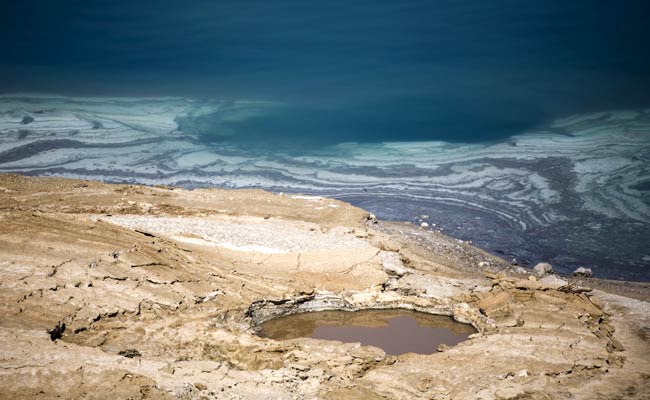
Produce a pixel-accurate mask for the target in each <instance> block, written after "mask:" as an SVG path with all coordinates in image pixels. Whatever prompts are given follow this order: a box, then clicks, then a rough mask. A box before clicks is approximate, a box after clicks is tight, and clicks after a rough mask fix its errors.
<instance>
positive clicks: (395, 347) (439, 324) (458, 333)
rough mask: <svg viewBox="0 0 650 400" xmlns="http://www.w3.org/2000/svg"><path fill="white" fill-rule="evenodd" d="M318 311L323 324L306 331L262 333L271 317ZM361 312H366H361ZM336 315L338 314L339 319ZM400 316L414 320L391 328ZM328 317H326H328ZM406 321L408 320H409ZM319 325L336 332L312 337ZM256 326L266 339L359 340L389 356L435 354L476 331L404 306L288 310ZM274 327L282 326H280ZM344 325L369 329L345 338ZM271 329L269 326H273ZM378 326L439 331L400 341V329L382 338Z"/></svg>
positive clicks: (469, 336) (470, 327) (362, 343)
mask: <svg viewBox="0 0 650 400" xmlns="http://www.w3.org/2000/svg"><path fill="white" fill-rule="evenodd" d="M382 312H385V313H386V314H385V315H381V313H382ZM321 313H322V314H326V315H323V317H324V318H325V319H326V320H327V321H326V322H325V323H323V324H318V323H316V325H315V329H313V330H311V331H308V332H301V333H298V335H297V336H295V337H286V338H282V337H278V336H274V335H273V334H270V335H269V334H263V331H264V329H263V328H264V325H265V324H268V323H271V322H272V321H275V320H283V319H286V318H291V317H296V316H301V315H316V314H321ZM332 313H336V314H338V316H334V314H332ZM357 313H358V314H359V315H357V317H359V318H361V321H366V322H367V323H366V324H364V323H363V322H362V323H361V324H358V322H359V320H356V321H355V320H354V318H355V316H353V315H352V314H357ZM364 313H365V314H366V315H362V314H364ZM375 313H376V314H377V316H376V320H375V321H377V322H379V324H378V325H377V326H373V319H372V318H373V314H375ZM345 314H350V315H349V316H346V315H345ZM333 317H334V318H333ZM337 317H340V320H339V319H338V318H337ZM402 317H407V318H410V319H413V320H414V321H413V322H415V326H411V327H410V328H407V327H404V326H401V327H399V326H398V327H396V326H392V328H391V325H392V324H393V321H395V319H397V318H402ZM429 317H430V318H431V320H428V321H427V318H429ZM316 318H317V317H316ZM328 318H329V319H330V320H328ZM347 318H349V319H350V320H347V321H346V319H347ZM438 318H439V319H440V320H439V321H436V319H438ZM308 319H309V318H308ZM295 322H298V323H300V322H301V320H300V319H299V318H298V319H297V321H295ZM302 322H306V323H307V324H309V323H312V322H314V321H309V320H308V321H302ZM355 322H357V323H355ZM409 323H411V322H410V321H409ZM453 325H458V326H459V327H460V329H458V330H456V329H454V328H453ZM321 327H326V328H330V329H331V328H334V330H335V331H337V330H338V332H331V331H330V332H329V333H326V334H325V336H328V335H332V336H334V337H314V335H315V334H316V331H317V329H318V328H321ZM257 328H258V329H257V331H256V336H258V337H260V338H262V339H269V340H274V341H279V342H288V341H295V340H301V339H310V340H319V341H320V340H322V341H326V342H338V343H346V344H359V345H360V346H371V347H376V348H379V349H381V350H382V351H383V352H384V353H385V354H386V355H389V356H401V355H404V354H410V353H412V354H419V355H430V354H435V353H438V352H440V351H443V350H442V349H448V348H452V347H454V346H456V345H458V344H460V343H463V342H466V341H468V340H470V339H471V337H472V335H474V334H476V333H478V330H477V329H476V328H475V327H474V326H473V325H472V324H468V323H463V322H459V321H456V320H455V319H454V318H453V317H452V316H450V315H441V314H433V313H427V312H422V311H417V310H414V309H408V308H403V307H386V308H363V309H358V310H354V309H344V310H318V311H304V312H297V313H290V314H286V315H282V316H278V317H275V318H270V319H267V320H265V321H264V322H261V323H259V324H258V325H257ZM276 328H280V329H282V328H281V326H280V327H276ZM346 328H359V329H361V330H365V329H368V330H369V331H367V332H365V333H359V332H357V333H356V334H352V337H353V339H352V338H348V339H346V338H344V336H345V330H346ZM271 329H272V330H273V329H274V328H271ZM375 329H377V331H374V330H375ZM382 329H393V330H394V329H397V330H398V331H399V330H400V329H407V330H408V329H423V330H427V329H433V330H438V329H442V330H443V331H442V332H440V331H438V332H437V333H436V334H435V335H434V336H431V337H427V338H422V337H420V339H419V340H418V339H417V336H418V333H416V335H415V337H414V336H411V337H410V338H411V339H412V340H415V341H406V342H405V341H403V335H402V333H401V332H396V334H395V336H394V337H392V338H391V339H390V340H386V337H384V338H383V339H382V338H381V336H382V333H381V332H380V331H381V330H382ZM463 330H464V331H463ZM297 331H299V328H297ZM373 331H374V332H373ZM295 333H296V332H295V331H294V332H293V334H295ZM305 333H306V334H305ZM375 333H376V334H377V336H373V335H374V334H375ZM430 333H432V332H430ZM419 334H422V332H420V333H419ZM290 335H291V334H290ZM337 336H338V337H337ZM357 339H358V340H357ZM423 339H424V341H423ZM399 343H401V344H399Z"/></svg>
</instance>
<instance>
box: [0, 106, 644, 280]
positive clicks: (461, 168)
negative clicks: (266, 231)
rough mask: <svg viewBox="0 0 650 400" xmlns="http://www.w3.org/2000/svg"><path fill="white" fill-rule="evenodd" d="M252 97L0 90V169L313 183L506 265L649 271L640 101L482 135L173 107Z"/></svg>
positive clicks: (291, 185)
mask: <svg viewBox="0 0 650 400" xmlns="http://www.w3.org/2000/svg"><path fill="white" fill-rule="evenodd" d="M259 107H264V103H256V102H219V101H199V100H190V99H178V98H159V99H145V98H66V97H44V96H41V97H35V96H31V97H24V96H23V97H18V96H13V97H10V96H5V97H0V172H21V173H26V174H32V175H41V176H47V175H58V176H66V177H74V178H87V179H99V180H104V181H111V182H128V183H142V184H168V185H180V186H184V187H205V186H219V187H231V188H241V187H262V188H266V189H270V190H275V191H286V192H303V193H312V194H326V195H329V196H333V197H337V198H341V199H344V200H347V201H350V202H352V203H354V204H358V205H360V206H363V207H365V208H367V209H369V210H371V211H374V212H375V213H377V214H378V215H379V216H380V217H383V218H390V219H400V220H410V221H413V222H417V223H420V222H422V221H424V222H427V223H428V224H429V228H430V229H441V230H443V231H444V232H445V233H448V234H450V235H451V236H454V237H457V238H459V239H461V240H471V241H473V242H474V243H475V244H477V245H479V246H482V247H484V248H486V249H488V250H489V251H492V252H496V253H499V254H502V255H504V256H507V257H509V258H517V259H518V261H519V262H520V263H528V264H532V263H534V262H537V261H542V260H548V261H551V262H552V263H554V264H555V265H556V267H557V268H558V269H559V270H560V271H563V272H569V271H570V270H571V269H572V268H574V267H576V266H590V267H592V268H594V270H595V273H596V274H597V275H598V276H601V277H610V278H620V277H623V278H626V279H640V280H650V162H649V161H650V110H647V109H646V110H630V111H612V112H599V113H592V114H584V115H575V116H571V117H568V118H564V119H562V120H557V121H554V122H553V123H551V124H549V125H548V126H546V127H544V128H540V129H539V130H537V131H535V132H527V133H522V134H521V135H517V136H513V137H511V138H509V139H507V140H503V141H499V142H493V143H472V144H459V143H449V142H438V141H428V142H390V143H373V144H357V143H341V144H338V145H335V146H329V147H326V148H321V149H319V150H318V151H317V152H314V151H311V152H296V151H292V152H288V151H286V152H282V151H274V152H269V151H267V150H266V149H265V148H264V144H263V143H260V145H259V146H246V147H243V146H237V145H235V144H233V142H231V141H228V140H223V141H220V142H216V143H214V142H213V143H208V142H206V141H204V140H203V138H202V137H200V136H198V135H196V134H194V133H193V132H186V131H182V130H180V129H179V123H178V121H179V119H181V118H182V119H184V120H187V119H188V118H192V117H195V116H201V115H205V114H213V113H220V112H223V113H224V115H227V118H246V116H247V114H248V113H250V112H251V110H253V111H254V110H255V109H256V108H259Z"/></svg>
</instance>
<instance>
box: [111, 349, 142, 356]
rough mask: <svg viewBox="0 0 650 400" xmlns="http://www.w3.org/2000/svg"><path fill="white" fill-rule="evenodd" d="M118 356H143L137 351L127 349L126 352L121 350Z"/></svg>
mask: <svg viewBox="0 0 650 400" xmlns="http://www.w3.org/2000/svg"><path fill="white" fill-rule="evenodd" d="M117 354H118V355H120V356H122V357H126V358H133V357H140V356H141V355H142V354H140V352H139V351H138V350H136V349H126V350H121V351H120V352H118V353H117Z"/></svg>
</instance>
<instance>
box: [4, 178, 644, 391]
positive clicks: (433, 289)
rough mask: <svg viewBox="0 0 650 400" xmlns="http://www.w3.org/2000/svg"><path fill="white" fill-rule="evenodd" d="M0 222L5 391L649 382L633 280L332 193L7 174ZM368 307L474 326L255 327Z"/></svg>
mask: <svg viewBox="0 0 650 400" xmlns="http://www.w3.org/2000/svg"><path fill="white" fill-rule="evenodd" d="M0 224H1V225H0V226H2V228H1V229H0V255H1V257H0V299H1V302H0V393H2V394H1V395H0V396H1V397H5V398H15V399H22V398H29V399H32V398H36V399H38V398H42V399H46V398H87V399H95V398H96V399H100V398H130V399H138V398H181V399H194V398H196V399H201V398H204V399H212V398H219V399H267V398H268V399H278V398H281V399H312V398H324V399H394V398H404V399H410V398H413V399H613V398H625V399H635V398H636V399H645V398H648V397H650V384H648V382H649V381H650V345H649V343H650V342H649V340H650V334H649V332H650V328H649V327H650V304H649V303H648V302H646V301H644V299H647V293H646V292H645V291H644V290H645V289H643V288H640V289H639V287H638V286H635V293H636V294H639V293H640V295H635V297H636V298H634V299H633V298H630V297H625V296H621V293H623V294H625V290H624V289H620V285H619V286H617V287H618V288H619V289H620V290H617V291H615V292H616V293H611V291H610V292H606V291H602V290H592V287H599V288H602V287H605V288H607V287H608V286H607V285H604V284H603V283H602V282H598V281H595V280H583V281H576V280H572V279H566V278H562V277H557V276H554V275H550V276H546V277H544V278H542V279H535V278H534V277H531V276H530V275H529V274H528V273H527V272H526V271H523V270H521V269H517V268H516V267H513V266H510V265H509V264H508V263H506V262H504V261H503V260H501V259H498V258H496V257H493V256H491V255H489V254H487V253H485V252H483V251H481V250H479V249H476V248H474V247H472V246H470V245H468V244H466V243H459V242H458V241H455V240H453V239H450V238H448V237H445V236H443V235H441V234H438V233H434V232H426V231H424V230H422V229H420V228H418V227H415V226H413V225H409V224H399V223H387V222H378V221H376V220H374V219H373V218H372V216H370V215H369V214H368V213H367V212H365V211H363V210H361V209H358V208H355V207H352V206H350V205H348V204H345V203H342V202H339V201H335V200H330V199H326V198H320V197H309V196H286V195H285V196H283V195H274V194H271V193H267V192H263V191H258V190H241V191H226V190H193V191H187V190H181V189H175V188H167V187H141V186H129V185H107V184H101V183H97V182H89V181H76V180H66V179H55V178H28V177H23V176H18V175H0ZM644 296H645V297H644ZM380 308H391V309H392V308H406V309H412V310H417V311H422V312H428V313H432V314H440V315H449V316H451V317H453V318H454V319H455V320H457V321H459V322H464V323H469V324H472V325H473V326H474V327H475V328H476V329H477V331H478V333H476V334H474V335H472V336H471V337H470V339H469V340H467V341H465V342H462V343H460V344H458V345H456V346H453V347H448V348H441V349H440V351H439V352H438V353H435V354H431V355H417V354H405V355H400V356H391V355H386V354H385V353H384V352H383V351H382V350H381V349H379V348H376V347H370V346H361V345H359V344H355V343H340V342H333V341H323V340H316V339H309V338H298V339H292V340H287V341H275V340H271V339H264V338H260V337H258V336H257V335H256V332H257V330H258V328H259V325H260V324H261V323H262V322H264V321H266V320H268V319H271V318H275V317H278V316H284V315H289V314H294V313H300V312H309V311H318V310H349V311H354V310H360V309H380Z"/></svg>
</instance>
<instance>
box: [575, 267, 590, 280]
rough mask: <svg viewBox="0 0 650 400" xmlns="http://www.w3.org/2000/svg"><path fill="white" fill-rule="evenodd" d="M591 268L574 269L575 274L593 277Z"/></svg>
mask: <svg viewBox="0 0 650 400" xmlns="http://www.w3.org/2000/svg"><path fill="white" fill-rule="evenodd" d="M591 274H592V272H591V268H585V267H580V268H578V269H576V270H575V271H573V276H584V277H586V278H589V277H591Z"/></svg>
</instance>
